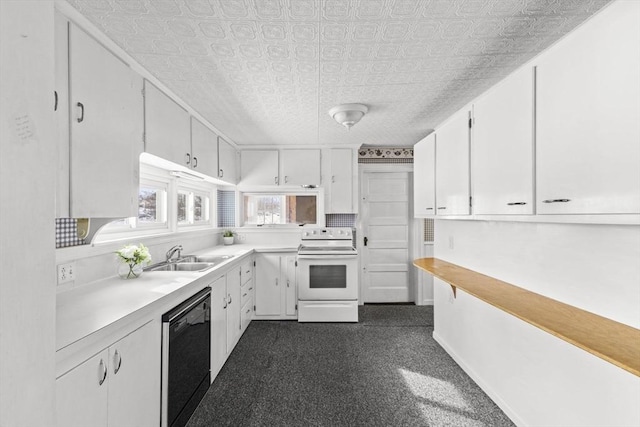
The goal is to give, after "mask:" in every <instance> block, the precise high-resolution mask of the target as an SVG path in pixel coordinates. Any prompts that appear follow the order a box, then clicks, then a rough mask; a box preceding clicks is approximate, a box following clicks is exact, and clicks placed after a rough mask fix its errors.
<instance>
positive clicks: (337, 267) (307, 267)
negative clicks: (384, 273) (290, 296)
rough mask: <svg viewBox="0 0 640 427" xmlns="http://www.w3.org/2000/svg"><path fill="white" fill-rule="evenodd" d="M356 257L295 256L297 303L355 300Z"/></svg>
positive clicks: (356, 295)
mask: <svg viewBox="0 0 640 427" xmlns="http://www.w3.org/2000/svg"><path fill="white" fill-rule="evenodd" d="M357 268H358V256H357V255H337V256H336V255H298V278H297V279H298V299H299V300H303V301H331V300H335V301H338V300H357V299H358V273H357Z"/></svg>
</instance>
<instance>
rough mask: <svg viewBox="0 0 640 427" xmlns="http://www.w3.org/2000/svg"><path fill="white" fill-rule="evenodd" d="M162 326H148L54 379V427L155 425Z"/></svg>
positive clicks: (157, 323)
mask: <svg viewBox="0 0 640 427" xmlns="http://www.w3.org/2000/svg"><path fill="white" fill-rule="evenodd" d="M160 355H161V325H160V323H159V322H154V321H151V322H149V323H147V324H145V325H144V326H142V327H140V328H139V329H137V330H135V331H133V332H131V333H130V334H128V335H126V336H125V337H123V338H122V339H120V340H119V341H117V342H115V343H113V344H112V345H110V346H109V347H108V348H105V349H104V350H102V351H101V352H100V353H98V354H96V355H95V356H93V357H91V358H90V359H88V360H86V361H84V362H83V363H81V364H80V365H78V366H76V367H75V368H73V369H71V370H70V371H68V372H66V373H65V374H63V375H61V376H60V377H58V378H57V379H56V425H58V426H65V427H72V426H78V427H86V426H127V425H131V426H154V427H157V426H158V425H159V424H160V371H161V365H160Z"/></svg>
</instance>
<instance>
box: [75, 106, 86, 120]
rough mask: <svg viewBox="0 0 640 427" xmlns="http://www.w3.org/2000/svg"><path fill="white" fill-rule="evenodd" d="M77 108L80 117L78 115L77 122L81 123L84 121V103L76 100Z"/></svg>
mask: <svg viewBox="0 0 640 427" xmlns="http://www.w3.org/2000/svg"><path fill="white" fill-rule="evenodd" d="M76 105H77V106H78V108H80V117H78V123H82V122H83V121H84V105H83V104H82V102H78V103H77V104H76Z"/></svg>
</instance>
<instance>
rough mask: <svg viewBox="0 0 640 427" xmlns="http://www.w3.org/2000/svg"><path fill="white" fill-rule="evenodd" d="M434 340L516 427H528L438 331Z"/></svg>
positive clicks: (434, 332)
mask: <svg viewBox="0 0 640 427" xmlns="http://www.w3.org/2000/svg"><path fill="white" fill-rule="evenodd" d="M433 339H434V340H436V342H437V343H438V344H440V346H441V347H442V348H443V349H444V350H445V351H446V352H447V353H448V354H449V356H451V358H452V359H453V360H455V362H456V363H457V364H458V365H460V367H461V368H462V370H463V371H465V372H466V373H467V375H469V376H470V377H471V379H472V380H473V381H475V383H476V384H478V386H479V387H480V388H481V389H482V391H484V392H485V393H486V394H487V396H489V397H490V398H491V400H493V401H494V402H495V404H496V405H498V407H499V408H500V409H502V411H503V412H504V413H505V414H507V416H508V417H509V418H510V419H511V421H513V423H514V424H515V425H517V426H518V427H520V426H522V427H524V426H526V425H527V424H526V423H525V422H524V421H523V420H522V419H521V418H520V417H519V416H518V414H516V413H515V412H514V411H513V410H512V409H511V407H510V406H509V405H508V404H507V402H505V401H504V400H503V399H502V397H500V395H498V393H496V392H495V391H494V390H493V389H492V388H491V386H490V385H489V384H487V382H486V381H484V380H483V379H482V377H480V375H478V374H477V373H476V372H475V371H474V370H473V368H471V367H470V366H469V365H468V364H467V363H465V361H464V360H463V359H462V358H461V357H460V356H458V354H456V352H455V351H453V350H452V349H451V347H450V346H449V345H448V344H447V343H446V341H444V339H443V338H442V337H441V336H440V335H438V334H437V333H436V331H435V330H434V331H433Z"/></svg>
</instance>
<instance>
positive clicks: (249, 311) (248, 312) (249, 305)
mask: <svg viewBox="0 0 640 427" xmlns="http://www.w3.org/2000/svg"><path fill="white" fill-rule="evenodd" d="M252 318H253V298H249V300H248V301H247V302H246V303H245V304H244V305H243V306H242V310H241V312H240V329H241V330H242V331H243V332H244V330H245V329H247V326H249V323H251V319H252Z"/></svg>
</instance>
